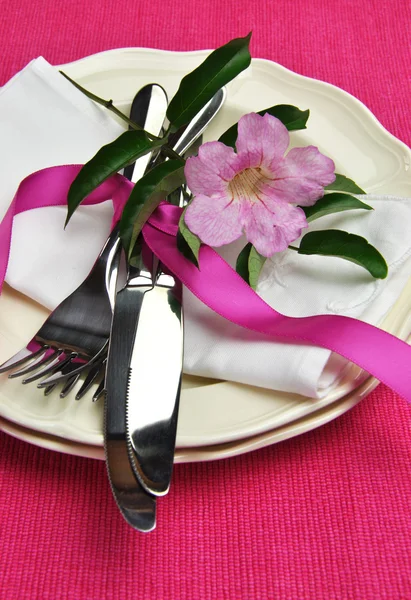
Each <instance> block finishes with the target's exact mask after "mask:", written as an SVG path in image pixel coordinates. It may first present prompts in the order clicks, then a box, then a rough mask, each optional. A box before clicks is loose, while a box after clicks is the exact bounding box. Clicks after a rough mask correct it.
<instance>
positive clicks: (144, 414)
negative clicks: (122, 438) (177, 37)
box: [126, 90, 226, 496]
mask: <svg viewBox="0 0 411 600" xmlns="http://www.w3.org/2000/svg"><path fill="white" fill-rule="evenodd" d="M225 94H226V93H225V90H220V92H219V93H217V94H216V95H215V96H214V98H213V99H212V100H211V101H210V102H209V104H208V105H206V107H205V108H204V109H203V111H201V113H200V114H199V115H197V117H196V119H195V120H194V122H191V123H190V124H189V125H188V126H187V128H186V130H185V132H184V134H183V139H181V140H180V142H179V144H178V145H177V146H175V147H174V149H175V150H176V151H178V152H179V153H181V154H183V152H185V151H186V150H187V148H188V147H189V145H191V144H192V143H193V142H194V141H195V140H196V139H197V137H199V136H200V135H201V133H202V132H203V131H204V129H205V128H206V127H207V125H208V124H209V123H210V121H211V120H212V119H213V118H214V116H215V115H216V114H217V112H218V111H219V110H220V108H221V106H222V104H223V102H224V100H225ZM157 262H158V261H157ZM154 272H156V275H155V277H154V279H153V284H154V285H153V287H152V288H151V289H150V290H146V293H145V294H144V295H143V296H142V297H141V305H140V314H139V318H138V322H137V328H136V334H135V340H134V346H133V352H132V355H131V360H130V368H129V373H128V386H127V417H126V418H127V431H128V436H129V440H130V442H131V448H130V460H131V462H132V465H133V467H134V470H135V474H136V475H137V477H138V479H139V481H140V483H141V484H142V486H143V487H144V488H145V489H146V490H147V491H148V492H150V493H151V494H154V495H156V496H162V495H164V494H166V493H167V492H168V490H169V487H170V481H171V475H172V469H173V463H174V449H175V440H176V432H177V419H178V407H179V398H180V389H181V378H182V368H183V313H182V304H181V294H182V286H181V283H180V282H179V281H178V280H177V279H175V278H174V277H173V276H172V275H171V274H167V273H164V272H163V271H162V269H161V265H160V266H159V267H158V268H157V269H155V268H154Z"/></svg>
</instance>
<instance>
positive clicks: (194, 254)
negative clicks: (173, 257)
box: [177, 211, 201, 267]
mask: <svg viewBox="0 0 411 600" xmlns="http://www.w3.org/2000/svg"><path fill="white" fill-rule="evenodd" d="M184 215H185V211H184V212H183V214H182V215H181V217H180V222H179V224H178V233H177V247H178V249H179V250H180V252H181V253H182V254H183V255H184V256H185V257H186V258H188V259H189V260H191V262H192V263H194V264H195V265H196V267H198V266H199V262H198V253H199V252H200V247H201V240H200V238H199V237H197V236H196V235H195V233H193V232H192V231H190V229H189V228H188V227H187V224H186V222H185V221H184Z"/></svg>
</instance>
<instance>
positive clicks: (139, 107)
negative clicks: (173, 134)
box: [104, 84, 167, 531]
mask: <svg viewBox="0 0 411 600" xmlns="http://www.w3.org/2000/svg"><path fill="white" fill-rule="evenodd" d="M166 110H167V95H166V93H165V91H164V90H163V88H161V87H160V86H157V85H155V84H151V85H149V86H146V87H144V88H143V89H142V90H140V92H139V93H138V94H137V95H136V97H135V99H134V101H133V103H132V109H131V118H132V120H135V121H136V122H137V123H138V124H140V125H141V126H142V127H144V128H145V129H146V130H147V131H149V132H150V133H152V134H153V135H158V134H159V133H160V131H161V128H162V126H163V121H164V118H165V113H166ZM149 161H150V156H149V155H146V156H144V157H142V158H140V159H138V161H137V162H136V164H135V165H134V168H133V166H132V165H130V166H129V167H126V170H125V173H124V174H125V175H126V176H127V177H128V178H129V179H131V181H137V180H138V179H139V178H140V177H141V176H142V175H143V173H144V171H145V170H146V168H147V165H148V164H149ZM140 275H141V274H140V272H139V271H138V270H136V269H134V268H133V267H129V272H128V284H127V285H126V286H125V287H124V288H123V289H122V290H120V291H119V292H118V294H117V296H116V301H115V306H114V314H113V321H112V327H111V334H110V343H109V351H108V359H107V368H106V398H105V419H104V447H105V454H106V464H107V472H108V477H109V481H110V485H111V489H112V492H113V495H114V498H115V500H116V503H117V505H118V507H119V509H120V511H121V513H122V515H123V517H124V518H125V519H126V521H127V522H128V523H129V524H130V525H131V526H132V527H134V528H135V529H138V530H139V531H151V530H152V529H154V527H155V523H156V499H155V497H153V496H152V495H150V494H148V493H147V491H146V490H144V488H143V487H142V486H141V485H140V483H139V481H138V479H137V478H136V476H135V474H134V471H133V468H132V466H131V465H130V461H129V449H128V446H129V442H128V438H127V431H126V391H127V389H126V386H127V368H128V364H129V360H130V353H131V350H132V347H133V340H134V329H133V327H132V326H130V324H133V323H134V322H135V321H136V320H137V319H138V315H139V311H140V306H141V303H142V299H143V296H144V293H145V291H147V290H148V289H151V287H152V281H151V278H150V277H149V278H146V280H145V283H146V285H145V286H144V285H142V286H140V287H137V288H134V287H132V286H130V285H129V284H130V283H131V284H132V282H133V281H136V279H137V280H140V279H141V277H140ZM143 278H144V276H143ZM143 283H144V282H143Z"/></svg>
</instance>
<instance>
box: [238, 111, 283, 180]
mask: <svg viewBox="0 0 411 600" xmlns="http://www.w3.org/2000/svg"><path fill="white" fill-rule="evenodd" d="M289 141H290V136H289V133H288V131H287V128H286V127H285V125H283V124H282V123H281V121H280V120H279V119H277V118H276V117H273V116H272V115H269V114H268V113H266V114H265V115H264V116H263V117H262V116H260V115H257V114H256V113H250V114H248V115H244V116H243V117H241V119H240V120H239V122H238V137H237V142H236V149H237V152H238V154H239V158H240V159H241V168H243V169H245V168H247V167H260V166H265V167H266V168H267V169H268V170H269V171H272V170H273V169H274V168H275V167H276V166H277V165H278V163H279V162H280V160H281V159H282V157H283V156H284V153H285V151H286V150H287V148H288V144H289Z"/></svg>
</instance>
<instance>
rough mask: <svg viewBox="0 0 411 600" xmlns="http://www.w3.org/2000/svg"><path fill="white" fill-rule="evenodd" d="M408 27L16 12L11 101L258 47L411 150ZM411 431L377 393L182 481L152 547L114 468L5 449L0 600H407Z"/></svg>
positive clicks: (306, 14) (16, 3)
mask: <svg viewBox="0 0 411 600" xmlns="http://www.w3.org/2000/svg"><path fill="white" fill-rule="evenodd" d="M410 17H411V6H410V4H409V2H406V1H405V0H369V1H366V0H362V1H361V0H360V1H358V0H356V1H353V0H347V1H345V2H336V1H334V0H328V1H327V0H311V1H310V2H305V1H304V0H294V1H293V2H289V1H287V0H277V1H276V2H273V1H270V0H263V1H256V2H246V1H245V0H225V2H224V3H223V2H220V1H218V2H217V0H208V1H207V2H206V1H205V0H180V1H179V2H175V1H174V0H163V1H162V2H160V1H159V0H152V1H151V2H143V1H142V0H135V1H134V2H126V1H125V0H117V2H111V1H109V0H98V1H97V0H89V2H84V1H83V0H68V1H67V2H64V3H55V2H53V1H52V0H38V1H37V2H36V3H35V4H31V3H28V2H23V1H22V0H8V2H6V1H4V2H3V3H2V24H1V28H0V31H1V41H2V48H3V54H2V60H1V63H0V85H2V84H3V83H5V82H6V81H7V80H8V79H9V78H10V77H11V76H12V75H14V74H15V73H16V72H17V71H18V70H19V69H21V68H22V67H23V66H24V65H25V64H27V62H28V61H29V60H31V59H32V58H34V57H36V56H39V55H43V56H44V57H45V58H46V59H47V60H48V61H49V62H51V63H53V64H59V63H64V62H68V61H71V60H75V59H77V58H80V57H82V56H86V55H89V54H93V53H95V52H99V51H102V50H107V49H111V48H119V47H128V46H134V47H154V48H164V49H170V50H197V49H203V48H214V47H216V46H218V45H221V44H223V43H225V42H226V41H228V40H229V39H231V38H233V37H236V36H243V35H245V34H246V33H247V32H248V31H249V30H253V39H252V46H251V49H252V54H253V56H254V57H261V58H267V59H271V60H274V61H276V62H279V63H281V64H282V65H284V66H286V67H288V68H290V69H292V70H294V71H297V72H298V73H302V74H303V75H307V76H310V77H315V78H318V79H322V80H325V81H328V82H330V83H333V84H335V85H338V86H340V87H341V88H343V89H345V90H347V91H348V92H350V93H351V94H353V95H354V96H356V97H357V98H359V99H360V100H362V101H363V102H364V103H365V104H366V105H367V106H368V107H369V108H370V109H371V110H372V112H373V113H374V114H375V115H376V116H377V118H378V119H379V120H380V121H381V122H382V123H383V125H384V126H385V127H386V128H387V129H388V130H389V131H391V132H392V133H393V134H394V135H395V136H397V137H398V138H400V139H401V140H402V141H404V142H405V143H406V144H408V145H411V126H410V114H411V83H410V68H409V65H410V63H411V49H410V45H409V25H410ZM410 368H411V366H410ZM410 423H411V408H410V407H409V406H408V405H407V404H406V403H405V401H404V400H402V399H401V398H399V397H398V396H396V395H395V394H393V393H392V392H391V391H390V390H388V389H387V388H385V387H384V386H382V385H380V386H379V387H378V388H377V389H376V391H375V392H374V393H372V394H371V395H370V396H369V397H368V398H366V399H365V400H364V401H363V402H362V403H361V404H360V405H358V406H357V407H356V408H354V409H352V410H351V411H350V412H349V413H347V414H345V415H344V416H342V417H340V418H339V419H338V420H336V421H334V422H332V423H330V424H328V425H326V426H323V427H321V428H320V429H317V430H315V431H312V432H310V433H307V434H304V435H303V436H300V437H299V438H295V439H292V440H290V441H287V442H283V443H281V444H278V445H275V446H272V447H270V448H265V449H263V450H260V451H257V452H254V453H251V454H248V455H245V456H240V457H237V458H233V459H230V460H224V461H219V462H214V463H202V464H191V465H177V466H176V468H175V472H174V479H173V485H172V488H171V491H170V493H169V495H168V497H167V498H164V499H162V500H160V502H159V509H158V526H157V529H156V531H155V532H153V533H151V534H148V535H143V534H139V533H136V532H134V531H132V530H131V529H130V528H128V526H127V525H126V523H125V522H124V521H123V519H122V517H121V516H120V514H119V512H118V510H117V508H116V506H115V504H114V501H113V499H112V496H111V493H110V489H109V485H108V481H107V478H106V473H105V467H104V464H103V463H101V462H98V461H94V460H90V459H83V458H76V457H71V456H65V455H62V454H58V453H53V452H50V451H46V450H43V449H40V448H36V447H34V446H30V445H28V444H26V443H23V442H20V441H18V440H15V439H13V438H11V437H9V436H7V435H5V434H0V446H1V450H0V473H1V475H0V488H1V493H0V531H1V544H2V548H1V552H0V598H1V599H3V598H4V599H6V598H7V600H12V599H19V600H20V599H22V598H24V599H25V600H31V599H34V598H36V599H37V598H38V599H41V600H47V599H52V600H56V599H60V598H70V599H76V600H79V599H80V600H82V599H87V600H90V599H100V598H121V599H122V600H126V599H128V598H135V597H138V598H139V599H141V600H144V599H145V598H150V599H157V598H158V599H161V600H166V599H176V600H184V599H189V600H194V599H200V598H210V599H211V598H212V599H217V598H218V599H228V598H230V599H235V600H239V599H241V598H244V599H250V598H253V599H254V598H258V599H260V598H261V599H265V598H275V599H277V598H280V599H282V598H290V599H303V598H312V599H315V600H318V599H321V598H325V599H327V600H329V599H331V598H344V599H353V598H355V599H357V598H358V599H361V600H366V599H375V598H390V599H391V598H392V599H393V598H411V544H410V539H411V511H410V504H411V503H410V499H411V477H410V469H409V464H410V460H411V435H410Z"/></svg>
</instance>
